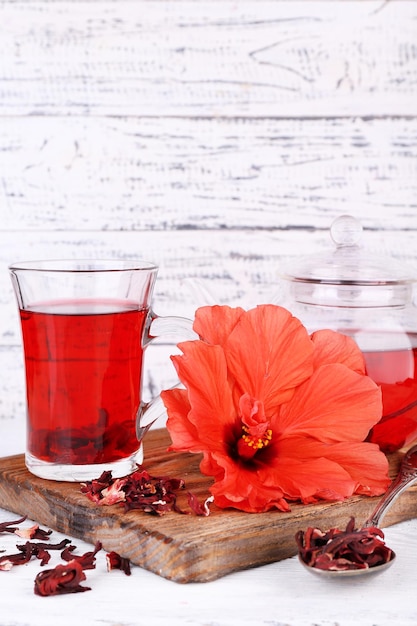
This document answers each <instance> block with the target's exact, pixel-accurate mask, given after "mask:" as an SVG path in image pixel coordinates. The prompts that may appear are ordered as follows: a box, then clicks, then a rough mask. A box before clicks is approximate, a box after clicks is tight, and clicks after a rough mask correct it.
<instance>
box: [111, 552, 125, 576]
mask: <svg viewBox="0 0 417 626" xmlns="http://www.w3.org/2000/svg"><path fill="white" fill-rule="evenodd" d="M106 562H107V571H109V572H111V571H112V570H115V569H120V570H122V571H123V572H124V573H125V574H126V576H130V574H131V570H130V561H129V559H127V558H125V557H123V556H120V554H118V553H117V552H114V551H112V552H109V553H108V554H106Z"/></svg>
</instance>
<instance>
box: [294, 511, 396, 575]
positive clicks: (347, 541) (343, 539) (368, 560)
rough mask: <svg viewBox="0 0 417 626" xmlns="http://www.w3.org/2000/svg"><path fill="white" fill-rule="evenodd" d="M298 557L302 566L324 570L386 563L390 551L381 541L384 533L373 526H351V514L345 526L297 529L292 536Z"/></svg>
mask: <svg viewBox="0 0 417 626" xmlns="http://www.w3.org/2000/svg"><path fill="white" fill-rule="evenodd" d="M295 539H296V542H297V545H298V550H299V554H300V557H301V559H302V560H303V562H304V563H306V565H309V566H310V567H315V568H318V569H324V570H337V571H341V570H353V569H368V568H370V567H375V566H377V565H382V564H384V563H388V561H390V560H391V559H392V554H393V553H392V550H391V549H390V548H388V547H387V546H386V545H385V543H384V533H383V532H382V530H381V529H380V528H376V527H375V526H372V527H369V528H361V529H355V519H354V518H353V517H352V518H351V519H350V521H349V522H348V524H347V526H346V529H345V530H344V531H343V530H339V529H338V528H331V529H330V530H328V531H325V532H323V531H321V530H320V529H319V528H311V527H310V528H308V529H307V530H306V531H305V532H304V531H302V530H300V531H298V532H297V534H296V536H295Z"/></svg>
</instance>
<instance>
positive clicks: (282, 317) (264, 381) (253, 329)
mask: <svg viewBox="0 0 417 626" xmlns="http://www.w3.org/2000/svg"><path fill="white" fill-rule="evenodd" d="M225 355H226V359H227V366H228V368H229V370H230V372H231V373H232V375H233V377H234V379H235V380H236V381H237V383H238V384H237V392H238V395H239V397H240V396H242V395H243V394H244V393H248V394H249V395H250V396H252V397H254V398H257V399H259V400H262V401H263V402H264V404H265V409H266V414H267V416H268V417H269V415H268V409H271V408H273V407H276V406H277V405H279V404H281V403H282V402H287V401H288V400H289V399H290V398H291V396H292V394H293V391H294V388H295V387H296V386H297V385H299V384H300V383H302V382H303V381H305V380H306V379H307V378H308V377H309V376H310V375H311V373H312V369H313V362H312V356H313V345H312V343H311V341H310V338H309V336H308V333H307V331H306V329H305V328H304V326H303V325H302V324H301V322H300V321H299V320H298V319H297V318H296V317H293V316H292V315H291V313H290V312H289V311H287V310H286V309H283V308H282V307H278V306H275V305H262V306H258V307H256V308H255V309H251V310H250V311H247V312H246V313H245V314H244V315H242V316H241V317H240V319H239V321H238V323H237V324H236V326H235V328H234V329H233V331H232V333H231V335H230V338H229V340H228V342H227V344H226V346H225Z"/></svg>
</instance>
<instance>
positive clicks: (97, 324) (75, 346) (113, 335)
mask: <svg viewBox="0 0 417 626" xmlns="http://www.w3.org/2000/svg"><path fill="white" fill-rule="evenodd" d="M20 316H21V326H22V335H23V343H24V353H25V367H26V388H27V407H28V433H27V437H28V452H29V453H30V454H32V455H33V456H35V457H37V458H38V459H41V460H43V461H46V462H49V463H55V464H83V465H88V464H95V463H107V462H112V461H117V460H119V459H124V458H126V457H129V456H130V455H131V454H134V453H135V452H136V450H137V449H138V447H139V445H138V441H137V438H136V413H137V410H138V407H139V404H140V386H141V377H142V356H143V350H142V333H143V327H144V323H145V320H146V316H147V311H146V310H138V309H137V308H136V309H134V308H132V306H131V307H130V308H126V305H125V304H122V305H121V304H120V303H117V302H111V301H109V302H95V301H88V302H86V303H84V302H83V304H82V306H81V305H80V303H77V302H72V303H58V304H48V305H47V306H42V308H41V307H39V306H38V307H36V308H34V309H33V310H23V311H21V312H20Z"/></svg>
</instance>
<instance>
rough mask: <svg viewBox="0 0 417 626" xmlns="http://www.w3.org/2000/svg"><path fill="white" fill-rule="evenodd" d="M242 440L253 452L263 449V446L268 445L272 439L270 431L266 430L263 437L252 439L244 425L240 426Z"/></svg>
mask: <svg viewBox="0 0 417 626" xmlns="http://www.w3.org/2000/svg"><path fill="white" fill-rule="evenodd" d="M242 431H243V435H242V439H243V441H244V442H245V443H246V444H247V445H248V446H249V447H250V448H252V447H253V449H254V450H261V448H265V446H267V445H269V443H270V441H271V439H272V430H271V429H270V428H268V430H267V431H266V432H265V434H264V436H263V437H254V436H253V435H250V434H249V428H248V427H247V426H245V425H243V426H242Z"/></svg>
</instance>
